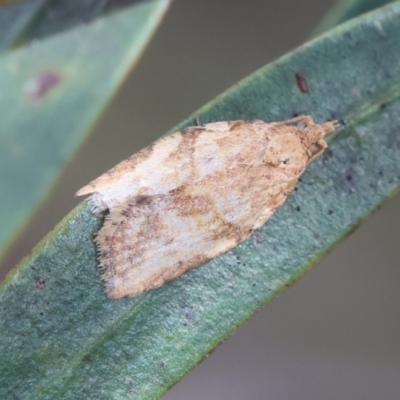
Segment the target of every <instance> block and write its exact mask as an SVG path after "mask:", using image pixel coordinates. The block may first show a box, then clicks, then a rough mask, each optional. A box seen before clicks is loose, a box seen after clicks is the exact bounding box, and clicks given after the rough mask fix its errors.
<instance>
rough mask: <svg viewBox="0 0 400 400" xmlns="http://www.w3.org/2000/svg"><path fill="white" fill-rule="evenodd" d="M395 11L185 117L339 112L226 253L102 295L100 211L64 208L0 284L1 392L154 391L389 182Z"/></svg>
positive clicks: (395, 180) (394, 116)
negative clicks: (261, 217) (146, 286)
mask: <svg viewBox="0 0 400 400" xmlns="http://www.w3.org/2000/svg"><path fill="white" fill-rule="evenodd" d="M399 17H400V3H394V4H392V5H389V6H387V7H385V8H382V9H381V10H378V11H376V12H374V13H370V14H367V15H365V16H363V17H360V18H358V19H354V20H352V21H349V22H348V23H346V24H343V25H341V26H339V27H338V28H336V29H334V30H332V31H330V32H328V33H327V34H325V35H323V36H321V37H320V38H317V39H316V40H314V41H312V42H310V43H308V44H306V45H304V46H302V47H300V48H298V49H297V50H296V51H294V52H292V53H290V54H288V55H286V56H284V57H282V58H281V59H279V60H278V61H276V62H274V63H272V64H270V65H267V66H266V67H265V68H263V69H261V70H260V71H258V72H256V73H255V74H253V75H252V76H250V77H249V78H247V79H245V80H244V81H242V82H239V83H238V84H237V85H236V86H235V87H233V88H232V89H231V90H229V91H228V92H227V93H225V94H223V95H222V96H220V97H219V98H217V99H216V100H215V101H213V102H212V103H210V104H208V105H207V106H206V107H204V108H203V109H202V110H201V111H200V112H199V113H197V114H196V115H197V116H199V118H200V120H201V122H202V123H205V122H209V121H216V120H231V119H263V120H267V121H276V120H283V119H287V118H290V117H293V116H294V115H298V114H311V115H312V116H313V117H314V118H315V120H316V121H318V122H324V121H326V120H329V119H334V118H335V119H339V120H341V121H342V122H343V126H344V127H343V129H342V130H341V131H339V132H338V133H337V134H335V135H334V136H333V137H331V138H330V143H329V145H330V147H329V149H328V150H327V151H326V152H325V154H324V155H323V156H322V157H321V158H319V159H318V160H316V161H315V162H314V163H313V164H311V166H310V167H309V169H308V170H307V171H306V173H305V174H304V176H303V178H302V179H301V182H300V183H299V185H298V187H297V190H296V191H295V192H294V193H293V194H292V195H291V196H290V197H289V199H288V201H287V202H286V203H285V204H284V205H283V206H282V207H281V208H280V209H279V210H278V212H277V213H276V215H275V216H274V217H273V218H272V219H271V220H270V221H269V222H268V223H267V224H266V225H265V226H264V227H263V228H262V229H260V230H259V231H258V232H257V233H256V234H255V235H253V237H252V238H251V239H249V240H248V241H246V242H244V243H242V244H241V245H239V246H237V247H236V248H235V249H233V250H232V251H230V252H228V253H226V254H225V255H223V256H221V257H219V258H217V259H214V260H212V261H210V262H209V263H207V264H205V265H203V266H201V267H199V268H197V269H195V270H193V271H190V272H188V273H187V274H185V275H184V276H182V277H180V278H178V279H175V280H173V281H171V282H168V283H167V284H165V285H164V286H162V287H161V288H159V289H157V290H152V291H150V292H147V293H145V294H143V295H141V296H138V297H135V298H130V299H121V300H111V299H108V298H107V297H106V296H105V295H104V292H103V290H102V289H103V288H102V283H101V281H100V272H99V271H98V266H97V262H96V249H95V246H94V243H93V235H94V234H95V233H96V231H97V230H98V229H99V227H100V226H101V223H102V222H101V221H100V220H99V218H98V217H96V216H94V215H92V214H91V213H90V211H89V209H88V207H87V206H86V204H85V203H83V204H81V205H80V206H79V207H78V208H77V209H75V210H74V211H73V212H72V213H71V214H70V215H68V216H67V217H66V218H65V219H64V220H63V221H62V222H61V223H60V224H59V226H58V227H57V228H56V229H55V230H54V232H52V233H50V234H49V235H48V236H47V237H46V238H45V239H44V240H43V241H42V242H41V243H40V244H39V245H38V246H37V247H36V248H35V249H34V251H33V253H32V255H30V256H29V257H28V258H26V259H25V260H24V261H23V262H22V264H21V265H20V266H19V267H18V268H17V269H16V270H14V271H13V273H12V274H11V275H9V276H8V279H7V281H6V283H5V284H4V286H3V287H2V288H1V291H0V336H1V338H2V340H1V343H0V354H1V356H0V398H20V399H41V400H42V399H55V398H57V399H77V398H79V399H80V398H82V399H85V398H93V399H126V398H135V399H155V398H158V397H159V396H160V395H162V394H163V393H164V392H165V391H166V390H167V389H168V388H169V387H171V386H172V385H173V384H174V383H175V382H177V381H178V380H179V379H180V378H181V377H182V376H183V375H184V374H185V373H187V372H188V371H189V370H190V369H191V368H193V366H194V365H196V364H197V363H198V362H200V361H201V359H202V358H204V357H205V355H206V354H207V353H208V352H210V351H211V350H212V349H213V348H214V347H216V346H217V345H218V344H219V343H220V342H221V341H222V340H223V339H225V338H226V337H227V336H228V335H229V334H230V333H232V332H233V331H234V329H235V328H236V327H238V326H239V325H240V324H242V323H243V322H244V321H245V320H246V319H247V318H249V317H250V316H251V315H252V314H253V313H254V312H256V311H257V309H258V308H259V307H261V306H262V305H263V304H265V303H267V302H268V301H270V300H271V299H272V298H274V297H275V296H276V295H277V294H278V293H279V292H280V291H282V290H283V289H285V288H286V287H287V286H289V285H291V284H292V283H293V282H294V281H295V280H297V279H298V278H299V277H301V276H302V275H303V274H304V273H305V272H306V271H307V270H309V269H310V268H311V267H312V266H313V265H314V264H315V263H316V262H317V261H318V260H319V259H320V258H321V257H322V256H323V255H324V254H326V253H327V252H328V251H329V250H330V249H331V248H332V246H333V245H335V244H336V243H337V242H338V241H340V240H342V239H343V238H344V237H345V236H346V235H347V234H349V233H350V232H351V231H352V230H353V229H355V227H356V226H358V224H359V223H360V222H361V221H362V220H363V219H365V218H366V217H367V216H368V215H369V214H370V213H371V212H372V211H373V210H374V209H376V207H378V205H379V204H381V202H382V201H383V200H384V199H385V198H387V197H388V196H390V195H392V194H393V193H394V192H395V191H396V190H398V187H399V182H400V170H399V165H400V137H399V135H398V132H399V130H400V119H399V118H398V115H399V113H400V98H399V94H400V68H399V65H400V41H399V40H398V37H399V35H400V18H399ZM296 72H302V74H303V75H304V77H305V79H306V80H307V83H308V89H309V91H308V93H303V92H301V91H300V90H299V88H298V87H297V85H296V80H295V74H296ZM194 122H195V121H194V118H189V119H188V120H187V121H185V122H184V123H182V124H181V125H180V127H183V126H188V125H193V124H194Z"/></svg>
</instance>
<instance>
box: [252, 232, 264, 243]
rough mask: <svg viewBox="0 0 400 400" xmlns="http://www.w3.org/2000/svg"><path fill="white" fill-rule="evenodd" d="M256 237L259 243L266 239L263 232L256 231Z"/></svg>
mask: <svg viewBox="0 0 400 400" xmlns="http://www.w3.org/2000/svg"><path fill="white" fill-rule="evenodd" d="M254 239H255V240H256V242H257V243H262V242H263V241H264V236H263V235H262V233H261V232H258V231H257V232H254Z"/></svg>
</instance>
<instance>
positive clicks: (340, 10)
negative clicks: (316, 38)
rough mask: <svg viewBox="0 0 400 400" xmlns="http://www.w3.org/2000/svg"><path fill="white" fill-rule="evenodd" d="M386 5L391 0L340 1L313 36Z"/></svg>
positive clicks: (391, 1)
mask: <svg viewBox="0 0 400 400" xmlns="http://www.w3.org/2000/svg"><path fill="white" fill-rule="evenodd" d="M388 3H393V0H340V1H338V3H337V4H336V5H335V6H334V7H333V8H332V11H331V12H329V13H328V14H327V15H326V17H325V18H324V19H323V20H322V21H321V23H320V24H319V25H318V26H317V28H316V29H315V30H314V35H318V34H320V33H322V32H324V31H326V30H328V29H330V28H332V27H334V26H337V25H339V24H342V23H343V22H346V21H348V20H349V19H351V18H355V17H358V16H359V15H361V14H363V13H366V12H368V11H372V10H375V9H376V8H379V7H382V6H384V5H385V4H388Z"/></svg>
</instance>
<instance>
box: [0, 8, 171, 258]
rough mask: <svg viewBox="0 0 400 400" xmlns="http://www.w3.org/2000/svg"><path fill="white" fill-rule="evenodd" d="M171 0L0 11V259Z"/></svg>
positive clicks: (110, 94) (106, 100)
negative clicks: (0, 51) (1, 50)
mask: <svg viewBox="0 0 400 400" xmlns="http://www.w3.org/2000/svg"><path fill="white" fill-rule="evenodd" d="M168 4H169V1H168V0H148V1H132V0H125V1H121V0H112V1H98V0H86V1H77V2H71V1H69V0H60V1H50V0H48V1H40V2H39V1H29V2H24V3H19V4H15V5H12V6H7V7H0V49H3V52H2V53H1V54H0V87H1V93H0V121H1V127H0V171H1V174H0V204H1V207H0V221H1V226H0V256H1V254H2V252H4V250H5V247H6V245H7V241H8V242H9V241H10V240H11V239H12V235H13V234H15V233H16V231H17V230H18V229H20V228H21V226H22V224H23V223H24V222H26V220H27V217H28V216H29V215H30V214H31V213H32V209H33V208H34V207H35V206H37V204H38V202H39V201H40V200H41V199H43V197H44V196H45V195H46V194H47V192H48V191H49V190H50V189H51V187H52V185H53V183H54V182H55V180H56V178H57V176H58V175H59V173H60V171H61V169H62V168H63V166H64V165H65V163H66V162H67V161H68V160H70V159H71V156H72V155H73V154H74V152H75V151H76V149H77V148H78V146H79V145H80V143H81V142H82V140H83V139H84V137H85V136H86V134H87V133H88V131H89V129H90V128H91V126H92V125H93V123H94V122H95V120H96V118H97V117H98V115H99V114H100V113H101V111H102V110H103V108H104V106H105V105H106V104H107V102H108V101H109V100H110V97H111V96H112V95H113V94H114V91H115V90H116V88H117V86H118V85H119V84H120V82H121V80H122V79H123V78H124V76H125V74H126V73H127V71H128V70H129V69H130V68H131V67H132V64H133V63H135V62H136V61H137V60H138V58H139V56H140V55H141V52H142V51H143V48H144V46H145V45H146V44H147V42H148V40H149V38H150V36H151V34H152V33H153V32H154V30H155V28H156V26H157V25H158V23H159V21H160V19H161V17H162V15H163V14H164V12H165V10H166V7H167V6H168Z"/></svg>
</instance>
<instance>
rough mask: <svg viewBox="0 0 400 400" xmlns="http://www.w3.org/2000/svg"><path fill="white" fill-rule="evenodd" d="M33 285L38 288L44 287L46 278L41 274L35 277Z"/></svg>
mask: <svg viewBox="0 0 400 400" xmlns="http://www.w3.org/2000/svg"><path fill="white" fill-rule="evenodd" d="M35 285H36V287H37V288H38V289H44V288H45V286H46V279H45V278H43V277H42V276H36V277H35Z"/></svg>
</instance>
